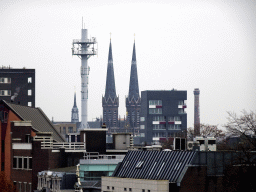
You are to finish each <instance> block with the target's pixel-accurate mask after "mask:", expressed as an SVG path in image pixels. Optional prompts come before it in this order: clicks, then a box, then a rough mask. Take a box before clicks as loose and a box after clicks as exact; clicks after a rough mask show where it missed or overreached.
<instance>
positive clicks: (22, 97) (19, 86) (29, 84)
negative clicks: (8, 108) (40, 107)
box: [0, 69, 35, 107]
mask: <svg viewBox="0 0 256 192" xmlns="http://www.w3.org/2000/svg"><path fill="white" fill-rule="evenodd" d="M0 78H10V82H7V83H4V82H2V83H0V85H1V88H0V90H10V95H7V96H1V94H0V100H1V99H3V100H6V101H7V102H11V98H12V99H13V103H15V104H20V105H25V106H28V103H29V102H31V106H32V107H35V69H0ZM30 92H31V93H30Z"/></svg>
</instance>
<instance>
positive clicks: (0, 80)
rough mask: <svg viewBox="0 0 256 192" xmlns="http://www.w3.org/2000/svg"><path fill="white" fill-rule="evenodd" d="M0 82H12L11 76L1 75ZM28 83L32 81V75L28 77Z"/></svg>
mask: <svg viewBox="0 0 256 192" xmlns="http://www.w3.org/2000/svg"><path fill="white" fill-rule="evenodd" d="M0 83H11V78H9V77H0ZM28 83H32V77H28Z"/></svg>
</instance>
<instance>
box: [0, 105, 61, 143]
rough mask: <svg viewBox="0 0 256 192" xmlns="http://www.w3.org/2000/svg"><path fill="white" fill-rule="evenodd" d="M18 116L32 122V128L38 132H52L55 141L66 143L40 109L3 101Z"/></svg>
mask: <svg viewBox="0 0 256 192" xmlns="http://www.w3.org/2000/svg"><path fill="white" fill-rule="evenodd" d="M2 101H3V103H5V104H6V105H7V106H8V107H9V108H10V109H11V110H12V111H13V112H14V113H16V115H18V116H19V117H20V118H21V119H22V120H23V121H31V124H32V128H33V129H34V130H35V131H37V132H52V133H53V140H55V141H59V142H64V141H65V140H64V138H62V136H61V135H60V134H59V133H58V132H57V131H56V130H55V129H54V126H53V124H52V123H51V121H50V120H49V119H48V117H47V116H46V115H45V113H44V112H43V111H42V110H41V109H40V108H39V107H38V108H33V107H27V106H23V105H16V104H13V103H8V102H6V101H5V100H2Z"/></svg>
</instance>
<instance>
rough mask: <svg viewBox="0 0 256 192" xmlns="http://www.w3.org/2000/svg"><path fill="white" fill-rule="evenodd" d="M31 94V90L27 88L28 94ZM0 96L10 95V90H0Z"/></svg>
mask: <svg viewBox="0 0 256 192" xmlns="http://www.w3.org/2000/svg"><path fill="white" fill-rule="evenodd" d="M31 95H32V90H31V89H29V90H28V96H31ZM0 96H11V90H0Z"/></svg>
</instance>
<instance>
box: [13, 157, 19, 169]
mask: <svg viewBox="0 0 256 192" xmlns="http://www.w3.org/2000/svg"><path fill="white" fill-rule="evenodd" d="M12 161H13V162H12V167H13V168H18V167H17V157H13V160H12Z"/></svg>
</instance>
